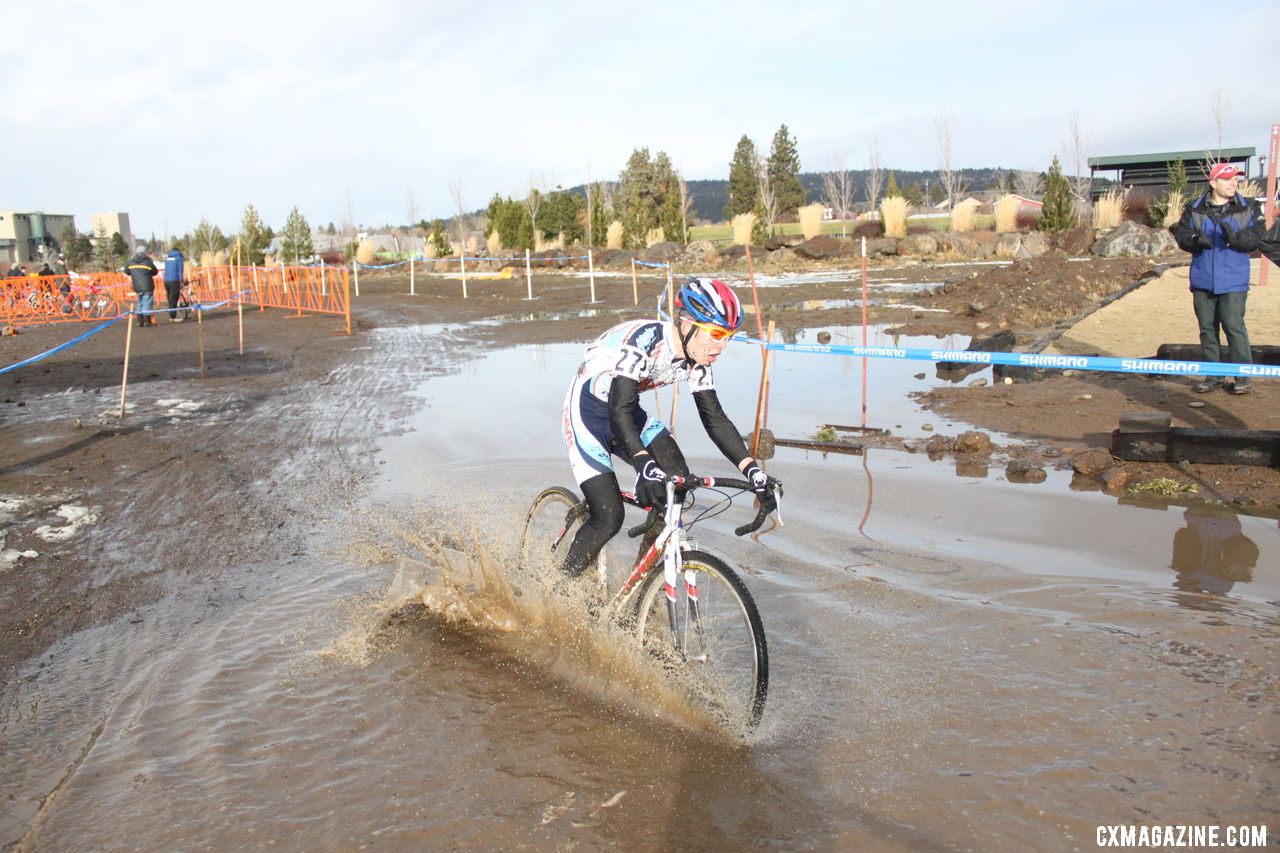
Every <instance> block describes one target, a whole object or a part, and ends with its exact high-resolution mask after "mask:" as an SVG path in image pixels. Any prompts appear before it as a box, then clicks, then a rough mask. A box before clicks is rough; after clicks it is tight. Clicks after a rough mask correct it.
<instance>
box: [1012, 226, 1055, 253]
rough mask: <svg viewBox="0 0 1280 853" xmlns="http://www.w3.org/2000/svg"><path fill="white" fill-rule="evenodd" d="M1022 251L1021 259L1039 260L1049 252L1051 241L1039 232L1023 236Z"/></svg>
mask: <svg viewBox="0 0 1280 853" xmlns="http://www.w3.org/2000/svg"><path fill="white" fill-rule="evenodd" d="M1021 251H1022V254H1021V255H1019V257H1026V258H1038V257H1040V256H1041V255H1043V254H1045V253H1046V252H1048V251H1049V241H1048V239H1046V238H1045V236H1044V234H1042V233H1041V232H1039V231H1032V232H1031V233H1029V234H1023V235H1022V249H1021Z"/></svg>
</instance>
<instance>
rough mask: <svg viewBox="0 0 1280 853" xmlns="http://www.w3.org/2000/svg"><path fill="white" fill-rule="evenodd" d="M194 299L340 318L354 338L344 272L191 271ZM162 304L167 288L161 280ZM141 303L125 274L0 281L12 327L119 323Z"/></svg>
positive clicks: (0, 301) (0, 300) (1, 302)
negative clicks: (119, 318) (237, 300)
mask: <svg viewBox="0 0 1280 853" xmlns="http://www.w3.org/2000/svg"><path fill="white" fill-rule="evenodd" d="M187 281H188V282H189V283H190V293H191V299H192V301H195V302H202V303H211V302H224V301H227V300H234V299H235V298H236V296H237V294H241V293H243V294H244V295H243V296H241V297H240V301H241V302H242V303H243V304H247V305H256V306H258V307H260V308H284V309H286V310H291V311H295V312H297V315H298V316H301V315H302V313H303V312H306V313H309V314H336V315H338V316H340V317H343V318H344V319H345V320H346V325H347V334H350V333H351V290H350V282H349V273H348V271H347V270H346V269H345V268H342V267H188V268H187ZM155 294H156V297H157V299H158V300H163V299H164V296H165V289H164V282H163V281H161V280H160V278H159V277H157V278H156V288H155ZM136 300H137V295H136V294H135V293H134V292H133V287H132V286H131V285H130V283H129V277H128V276H127V275H124V274H123V273H91V274H88V275H55V276H44V277H39V278H37V277H32V276H28V277H25V278H6V279H0V312H3V316H4V320H5V323H6V324H7V325H10V326H22V325H36V324H45V323H67V322H81V321H85V320H101V319H104V318H110V317H117V316H119V315H121V314H123V313H126V312H127V311H129V310H131V309H132V308H133V306H134V303H135V301H136Z"/></svg>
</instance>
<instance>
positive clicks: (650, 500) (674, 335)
mask: <svg viewBox="0 0 1280 853" xmlns="http://www.w3.org/2000/svg"><path fill="white" fill-rule="evenodd" d="M675 304H676V308H677V311H676V317H675V318H674V319H672V320H671V321H667V322H663V321H659V320H633V321H630V322H626V323H621V324H619V325H617V326H614V327H613V328H612V329H610V330H609V331H607V332H605V333H604V334H603V335H601V336H600V337H598V338H596V339H595V340H594V341H593V342H591V343H590V344H588V345H587V351H586V356H585V358H584V359H583V361H582V364H581V365H579V367H578V374H577V376H576V377H574V380H573V382H572V383H571V384H570V386H569V393H568V395H567V396H566V397H565V402H564V438H565V442H566V443H567V444H568V447H569V461H570V464H571V465H572V466H573V475H574V479H575V480H576V481H577V483H578V485H579V486H580V487H581V489H582V493H583V496H584V497H585V498H586V501H587V507H588V510H589V514H588V517H587V520H586V522H585V523H584V524H583V525H582V527H581V528H579V530H578V533H577V535H576V536H575V537H574V540H573V543H572V544H571V545H570V547H569V553H568V555H567V556H566V557H565V562H564V565H563V566H562V568H563V570H564V571H565V572H566V573H567V574H569V575H572V576H577V575H580V574H581V573H582V571H583V570H584V569H585V568H586V567H587V566H589V565H591V564H592V563H593V562H594V561H595V558H596V556H597V555H598V554H599V553H600V550H601V549H602V548H603V547H604V546H605V544H606V543H607V542H608V541H609V540H610V539H612V538H613V536H614V535H615V534H616V533H617V532H618V531H619V530H620V529H621V528H622V497H621V495H620V494H619V485H618V478H617V475H615V473H614V470H613V463H612V460H611V456H612V455H613V454H616V455H618V456H621V457H622V458H623V459H626V460H627V461H629V462H630V463H631V466H632V467H633V468H634V469H635V472H636V478H635V493H636V498H637V501H638V503H639V504H640V505H641V506H645V507H652V508H659V509H661V508H662V506H663V505H664V504H665V503H666V485H665V481H666V478H667V474H668V473H671V474H676V475H680V476H686V477H687V476H688V474H689V468H688V465H687V464H686V462H685V459H684V454H682V453H681V452H680V448H679V447H678V446H677V445H676V442H675V439H674V438H672V436H671V433H670V432H668V430H667V428H666V427H665V426H663V425H662V423H660V422H659V421H658V420H657V419H656V418H652V417H649V416H648V415H647V414H646V413H645V411H644V410H643V409H642V408H640V392H642V391H648V390H649V389H651V388H658V387H661V386H663V385H673V384H675V383H677V382H682V381H683V382H688V383H689V387H690V389H691V390H692V392H693V400H694V403H695V404H696V405H697V408H698V416H699V417H700V418H701V420H702V425H703V427H705V428H706V430H707V435H708V436H710V437H711V440H712V441H713V442H714V443H715V445H716V447H717V448H719V450H720V452H721V453H723V454H724V455H725V458H727V459H728V460H729V461H730V462H732V463H733V464H734V466H735V467H737V469H738V470H739V471H741V472H742V474H743V476H744V477H745V478H746V479H748V480H750V481H751V482H752V484H753V485H754V486H755V491H756V494H757V495H759V496H760V498H761V499H762V500H763V499H766V497H767V496H768V494H769V488H770V483H769V478H768V477H766V476H765V474H764V472H763V471H761V470H760V466H759V464H757V462H756V460H755V459H753V458H752V457H751V455H750V454H749V453H748V452H747V448H746V445H745V444H744V443H743V441H742V435H741V433H739V432H738V429H737V427H735V426H734V425H733V423H732V422H731V421H730V420H729V418H728V416H726V415H725V413H724V409H722V408H721V406H720V400H719V398H718V397H717V396H716V390H715V383H714V382H713V380H712V376H711V365H712V363H713V362H714V361H715V360H716V359H717V358H718V357H719V356H720V353H722V352H724V348H725V347H726V346H728V344H729V340H730V339H731V338H732V337H733V336H734V334H735V332H736V330H737V328H738V326H740V325H741V324H742V306H741V305H740V304H739V302H738V297H737V296H735V295H734V293H733V291H732V290H730V289H729V286H728V285H726V284H725V283H724V282H722V281H719V280H717V279H711V278H696V277H693V276H690V278H689V280H688V282H687V283H686V284H685V285H684V286H683V287H681V288H680V293H679V295H678V296H677V297H676V300H675Z"/></svg>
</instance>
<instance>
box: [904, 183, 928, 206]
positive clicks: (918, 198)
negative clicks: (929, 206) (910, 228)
mask: <svg viewBox="0 0 1280 853" xmlns="http://www.w3.org/2000/svg"><path fill="white" fill-rule="evenodd" d="M902 197H903V198H905V199H906V200H907V201H909V202H911V206H912V207H921V206H923V205H924V188H923V187H922V186H920V182H919V181H907V183H906V185H905V186H904V187H903V188H902Z"/></svg>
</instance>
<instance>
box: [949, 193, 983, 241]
mask: <svg viewBox="0 0 1280 853" xmlns="http://www.w3.org/2000/svg"><path fill="white" fill-rule="evenodd" d="M977 213H978V202H977V201H976V200H975V199H971V198H966V199H965V200H964V201H962V202H960V203H959V204H957V205H956V208H955V210H953V211H951V230H952V231H954V232H956V233H957V234H964V233H966V232H969V231H972V230H973V220H974V217H975V216H976V215H977Z"/></svg>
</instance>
